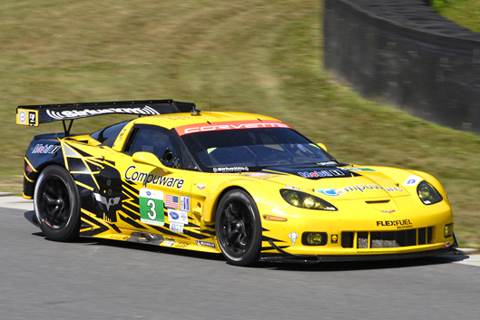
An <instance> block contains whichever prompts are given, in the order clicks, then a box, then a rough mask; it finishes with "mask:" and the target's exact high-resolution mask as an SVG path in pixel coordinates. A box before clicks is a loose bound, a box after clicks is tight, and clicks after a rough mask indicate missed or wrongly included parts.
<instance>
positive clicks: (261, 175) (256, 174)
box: [245, 172, 275, 179]
mask: <svg viewBox="0 0 480 320" xmlns="http://www.w3.org/2000/svg"><path fill="white" fill-rule="evenodd" d="M245 177H252V178H258V179H269V178H272V177H275V175H273V174H270V173H263V172H254V173H249V174H246V175H245Z"/></svg>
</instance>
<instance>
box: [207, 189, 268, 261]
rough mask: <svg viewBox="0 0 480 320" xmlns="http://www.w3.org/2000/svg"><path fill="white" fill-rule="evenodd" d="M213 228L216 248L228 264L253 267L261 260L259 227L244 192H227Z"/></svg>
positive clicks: (252, 207) (257, 216) (247, 196)
mask: <svg viewBox="0 0 480 320" xmlns="http://www.w3.org/2000/svg"><path fill="white" fill-rule="evenodd" d="M215 228H216V234H217V240H218V244H219V246H220V249H221V250H222V253H223V255H224V256H225V258H226V259H227V261H228V262H229V263H231V264H234V265H241V266H247V265H254V264H255V263H257V262H258V260H259V258H260V246H261V244H262V226H261V222H260V214H259V213H258V208H257V206H256V204H255V201H254V200H253V199H252V197H251V196H250V195H249V194H248V193H247V192H245V191H243V190H240V189H235V190H231V191H228V192H227V193H226V194H225V195H224V196H223V197H222V199H221V200H220V203H219V204H218V208H217V212H216V217H215Z"/></svg>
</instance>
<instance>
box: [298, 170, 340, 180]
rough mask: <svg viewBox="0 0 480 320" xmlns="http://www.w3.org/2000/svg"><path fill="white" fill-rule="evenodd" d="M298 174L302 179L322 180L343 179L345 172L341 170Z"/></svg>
mask: <svg viewBox="0 0 480 320" xmlns="http://www.w3.org/2000/svg"><path fill="white" fill-rule="evenodd" d="M298 174H299V175H300V176H302V177H304V178H308V179H311V178H324V177H344V176H346V174H345V172H343V171H342V170H321V171H303V172H298Z"/></svg>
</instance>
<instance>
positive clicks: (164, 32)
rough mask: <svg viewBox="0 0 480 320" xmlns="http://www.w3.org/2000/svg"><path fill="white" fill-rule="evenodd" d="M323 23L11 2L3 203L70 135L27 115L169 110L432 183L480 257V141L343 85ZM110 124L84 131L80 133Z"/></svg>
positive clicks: (79, 128)
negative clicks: (95, 105) (250, 119)
mask: <svg viewBox="0 0 480 320" xmlns="http://www.w3.org/2000/svg"><path fill="white" fill-rule="evenodd" d="M225 3H226V2H225ZM322 11H323V8H322V4H321V3H320V2H319V1H317V0H305V1H294V0H284V1H267V0H242V1H237V0H231V1H228V5H227V4H221V3H220V2H218V1H211V0H203V1H198V0H197V1H180V2H179V1H172V0H163V1H156V2H153V1H134V0H115V1H114V0H101V1H96V2H94V1H73V0H63V1H60V0H49V1H47V0H35V1H34V0H3V1H2V2H1V3H0V21H1V22H0V44H1V50H0V66H1V69H0V90H1V94H0V102H1V103H0V112H1V114H0V126H1V127H2V128H3V139H2V140H3V144H2V148H1V151H0V153H1V159H2V161H1V162H0V176H1V177H2V178H0V191H9V190H10V191H11V190H13V191H15V192H17V193H19V192H21V175H22V166H23V155H24V152H25V148H26V147H27V144H28V143H29V141H30V140H31V138H32V137H33V135H35V134H40V133H44V132H52V131H62V127H61V124H60V123H53V124H46V125H42V126H41V127H38V128H28V127H21V126H17V125H15V120H14V117H15V107H16V106H17V105H23V104H44V103H63V102H82V101H109V100H129V99H132V100H139V99H168V98H173V99H176V100H180V101H182V100H183V101H194V102H196V103H197V106H198V108H199V109H201V110H240V111H247V112H257V113H261V114H266V115H270V116H274V117H277V118H279V119H281V120H283V121H285V122H287V123H289V124H291V125H292V126H294V127H295V128H297V129H298V130H299V131H301V132H303V133H304V134H306V135H308V136H309V137H311V138H313V139H314V140H315V141H319V142H323V143H325V144H326V145H327V147H328V148H329V151H330V152H331V153H332V154H333V155H334V156H335V157H336V158H337V159H339V160H340V161H344V162H352V163H358V164H365V165H387V166H398V167H402V168H412V169H418V170H423V171H427V172H429V173H431V174H433V175H435V176H436V177H437V178H438V179H439V180H440V181H441V182H442V183H443V184H444V186H445V188H446V190H447V192H448V193H449V199H450V202H451V204H452V207H453V210H454V214H455V218H456V232H457V237H458V238H459V240H460V244H461V245H462V246H474V247H477V248H480V236H479V234H478V230H479V227H480V215H479V214H478V211H477V208H478V207H479V200H478V196H477V192H478V190H480V162H479V161H478V159H479V158H480V137H478V136H475V135H473V134H469V133H465V132H459V131H454V130H450V129H446V128H442V127H440V126H437V125H434V124H432V123H428V122H425V121H422V120H419V119H417V118H414V117H412V116H410V115H408V114H406V113H405V112H403V111H399V110H396V109H394V108H392V107H391V106H387V105H382V104H379V103H375V102H371V101H367V100H364V99H362V98H361V97H359V95H357V94H356V93H354V92H353V91H352V90H351V89H350V88H348V87H346V86H342V85H340V84H338V83H337V82H336V81H334V80H333V78H332V77H331V75H329V74H327V73H326V72H325V71H324V70H323V65H322V61H323V57H322V55H323V39H322V38H323V34H322V19H321V13H322ZM112 121H113V119H112V118H111V117H94V118H90V119H86V120H79V121H77V122H76V123H75V124H74V131H75V132H89V131H93V130H96V129H97V128H100V127H102V126H104V125H107V124H109V123H111V122H112Z"/></svg>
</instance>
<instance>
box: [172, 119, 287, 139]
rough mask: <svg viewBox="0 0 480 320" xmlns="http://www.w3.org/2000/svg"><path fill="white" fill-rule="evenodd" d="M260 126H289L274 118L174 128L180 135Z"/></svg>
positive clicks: (259, 127)
mask: <svg viewBox="0 0 480 320" xmlns="http://www.w3.org/2000/svg"><path fill="white" fill-rule="evenodd" d="M261 128H291V127H290V126H289V125H287V124H285V123H283V122H280V121H274V120H265V121H260V120H245V121H229V122H217V123H204V124H191V125H186V126H181V127H177V128H175V130H176V131H177V133H178V134H179V135H181V136H183V135H185V134H191V133H197V132H210V131H223V130H239V129H261Z"/></svg>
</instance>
